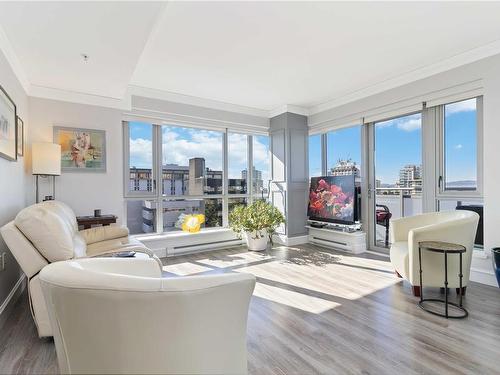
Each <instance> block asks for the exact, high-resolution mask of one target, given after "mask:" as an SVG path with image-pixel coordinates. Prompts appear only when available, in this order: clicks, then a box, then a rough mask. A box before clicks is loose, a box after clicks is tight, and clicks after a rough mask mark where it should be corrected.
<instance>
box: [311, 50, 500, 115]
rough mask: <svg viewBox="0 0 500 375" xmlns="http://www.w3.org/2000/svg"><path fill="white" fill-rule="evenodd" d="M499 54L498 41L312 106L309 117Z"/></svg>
mask: <svg viewBox="0 0 500 375" xmlns="http://www.w3.org/2000/svg"><path fill="white" fill-rule="evenodd" d="M499 53H500V40H496V41H494V42H492V43H489V44H486V45H484V46H481V47H477V48H473V49H471V50H469V51H467V52H463V53H460V54H457V55H455V56H452V57H450V58H447V59H444V60H441V61H439V62H437V63H434V64H431V65H427V66H424V67H421V68H418V69H415V70H413V71H411V72H408V73H405V74H402V75H400V76H397V77H394V78H391V79H388V80H385V81H382V82H380V83H377V84H374V85H372V86H368V87H366V88H364V89H360V90H356V91H353V92H351V93H348V94H346V95H343V96H340V97H338V98H336V99H332V100H329V101H326V102H324V103H321V104H317V105H314V106H312V107H310V108H309V110H310V113H309V114H310V115H314V114H316V113H320V112H324V111H326V110H329V109H332V108H335V107H339V106H341V105H344V104H347V103H351V102H354V101H356V100H360V99H363V98H366V97H368V96H371V95H375V94H380V93H382V92H384V91H387V90H391V89H394V88H396V87H399V86H403V85H406V84H408V83H412V82H415V81H418V80H421V79H424V78H428V77H430V76H433V75H435V74H439V73H443V72H445V71H448V70H451V69H454V68H458V67H460V66H463V65H467V64H470V63H473V62H475V61H478V60H481V59H484V58H487V57H490V56H493V55H496V54H499Z"/></svg>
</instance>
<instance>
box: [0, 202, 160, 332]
mask: <svg viewBox="0 0 500 375" xmlns="http://www.w3.org/2000/svg"><path fill="white" fill-rule="evenodd" d="M0 233H1V234H2V237H3V239H4V241H5V243H6V244H7V246H8V247H9V249H10V251H11V252H12V254H13V255H14V257H15V258H16V260H17V262H18V263H19V265H20V267H21V268H22V270H23V272H24V273H25V274H26V276H27V278H28V295H29V298H30V307H31V313H32V315H33V318H34V320H35V323H36V326H37V329H38V335H39V336H40V337H43V336H52V330H51V328H50V323H49V318H48V315H47V309H46V306H45V301H44V299H43V296H42V291H41V288H40V280H39V276H38V274H39V272H40V270H42V268H44V267H45V266H46V265H48V264H49V263H52V262H58V261H63V260H68V259H73V258H82V257H92V256H98V255H103V254H105V253H112V252H117V251H124V250H134V251H136V252H138V253H143V254H147V255H142V257H144V258H147V259H149V260H150V261H152V262H153V264H154V265H155V266H156V267H157V268H158V269H159V270H160V272H161V261H160V260H159V259H158V258H157V257H155V256H154V255H153V253H152V252H151V251H150V250H149V249H147V248H146V247H145V246H144V245H143V244H141V243H140V242H139V241H137V240H134V239H132V238H130V237H129V232H128V229H127V228H122V227H117V226H106V227H96V228H91V229H86V230H83V231H78V226H77V223H76V216H75V214H74V212H73V210H71V208H70V207H68V206H67V205H66V204H64V203H62V202H59V201H47V202H43V203H38V204H35V205H32V206H29V207H26V208H25V209H23V210H21V211H20V212H19V214H18V215H17V216H16V218H15V219H14V220H13V221H11V222H9V223H7V224H6V225H4V226H3V227H2V228H0ZM130 261H132V259H130Z"/></svg>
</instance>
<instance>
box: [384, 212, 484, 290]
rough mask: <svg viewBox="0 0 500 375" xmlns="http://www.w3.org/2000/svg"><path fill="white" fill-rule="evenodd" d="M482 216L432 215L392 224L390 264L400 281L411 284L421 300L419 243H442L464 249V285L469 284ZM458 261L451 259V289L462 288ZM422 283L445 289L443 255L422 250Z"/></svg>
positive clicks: (392, 221) (458, 213)
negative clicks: (454, 244)
mask: <svg viewBox="0 0 500 375" xmlns="http://www.w3.org/2000/svg"><path fill="white" fill-rule="evenodd" d="M478 222H479V215H478V214H477V213H475V212H471V211H458V210H457V211H445V212H433V213H427V214H423V215H416V216H410V217H405V218H401V219H395V220H391V226H390V233H391V242H392V244H391V249H390V257H391V263H392V265H393V267H394V268H395V270H396V272H397V273H398V275H399V276H400V277H403V278H404V279H406V280H408V281H409V282H410V284H411V285H412V287H413V294H414V295H415V296H420V287H421V286H420V278H419V277H420V276H419V260H418V243H419V242H422V241H443V242H450V243H456V244H460V245H463V246H465V248H466V252H465V254H463V281H462V286H463V287H466V286H467V283H468V282H469V276H470V265H471V260H472V251H473V249H474V238H475V236H476V230H477V224H478ZM458 274H459V257H458V255H450V256H448V287H449V288H458V287H459V277H458ZM422 283H423V286H425V287H441V288H442V287H443V286H444V255H443V254H439V253H433V252H429V251H426V250H422Z"/></svg>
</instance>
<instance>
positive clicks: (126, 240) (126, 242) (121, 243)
mask: <svg viewBox="0 0 500 375" xmlns="http://www.w3.org/2000/svg"><path fill="white" fill-rule="evenodd" d="M134 248H136V249H137V248H144V249H146V246H144V245H143V244H142V243H141V242H139V241H138V240H136V239H134V238H130V237H121V238H115V239H112V240H107V241H101V242H96V243H93V244H91V245H87V256H93V255H96V254H101V253H107V252H111V251H122V250H123V251H129V250H134Z"/></svg>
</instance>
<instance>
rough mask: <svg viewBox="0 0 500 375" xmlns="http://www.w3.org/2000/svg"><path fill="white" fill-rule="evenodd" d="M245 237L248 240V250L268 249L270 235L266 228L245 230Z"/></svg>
mask: <svg viewBox="0 0 500 375" xmlns="http://www.w3.org/2000/svg"><path fill="white" fill-rule="evenodd" d="M245 238H246V241H247V246H248V250H252V251H263V250H266V248H267V241H268V240H269V236H268V235H267V231H266V230H265V229H263V230H259V231H254V232H245Z"/></svg>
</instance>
